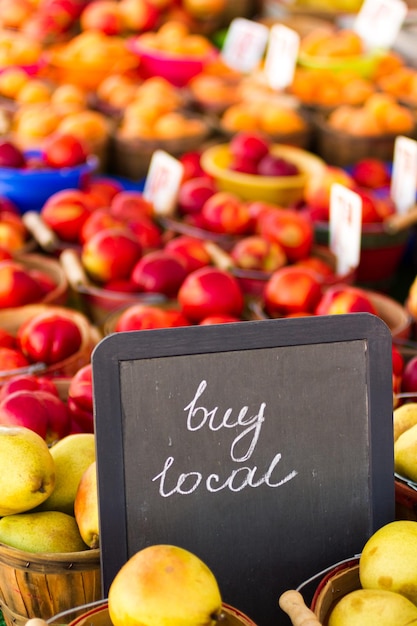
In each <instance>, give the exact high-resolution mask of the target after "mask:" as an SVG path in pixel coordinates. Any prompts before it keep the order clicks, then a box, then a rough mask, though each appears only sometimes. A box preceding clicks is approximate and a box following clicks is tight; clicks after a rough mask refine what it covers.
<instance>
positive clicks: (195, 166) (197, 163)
mask: <svg viewBox="0 0 417 626" xmlns="http://www.w3.org/2000/svg"><path fill="white" fill-rule="evenodd" d="M179 160H180V162H181V163H182V165H183V167H184V171H183V180H184V181H185V180H189V179H190V178H196V177H197V176H204V175H205V172H204V170H203V168H202V167H201V152H198V150H196V151H190V152H184V154H182V155H181V156H180V158H179Z"/></svg>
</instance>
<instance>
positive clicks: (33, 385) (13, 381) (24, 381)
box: [0, 374, 59, 401]
mask: <svg viewBox="0 0 417 626" xmlns="http://www.w3.org/2000/svg"><path fill="white" fill-rule="evenodd" d="M15 391H47V392H48V393H51V394H52V395H55V396H57V397H58V396H59V394H58V389H57V387H56V385H55V383H54V381H53V380H52V379H51V378H47V377H46V376H35V375H34V374H16V376H12V377H11V378H9V379H8V380H7V381H6V382H5V383H4V385H3V386H2V387H0V401H1V400H2V399H3V398H5V397H6V396H9V395H10V394H11V393H14V392H15Z"/></svg>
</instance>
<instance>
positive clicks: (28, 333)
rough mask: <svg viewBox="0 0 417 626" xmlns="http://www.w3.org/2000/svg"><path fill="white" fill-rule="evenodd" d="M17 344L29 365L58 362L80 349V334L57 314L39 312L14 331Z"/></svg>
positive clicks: (75, 325)
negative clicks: (30, 363)
mask: <svg viewBox="0 0 417 626" xmlns="http://www.w3.org/2000/svg"><path fill="white" fill-rule="evenodd" d="M17 342H18V346H19V347H20V350H21V351H22V353H23V354H24V356H25V357H26V358H27V359H28V360H30V361H31V362H32V363H35V362H41V363H45V364H46V365H53V364H55V363H59V362H60V361H63V360H64V359H66V358H68V357H70V356H72V355H73V354H75V353H76V352H77V351H78V350H79V349H80V347H81V344H82V335H81V331H80V329H79V328H78V326H77V324H76V323H75V322H74V321H73V320H71V319H69V317H65V316H64V315H61V314H59V313H51V312H46V313H41V314H39V315H36V316H34V317H33V318H31V319H29V320H28V321H26V322H24V323H23V324H22V325H21V326H20V328H19V330H18V332H17Z"/></svg>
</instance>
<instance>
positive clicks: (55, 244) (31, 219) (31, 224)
mask: <svg viewBox="0 0 417 626" xmlns="http://www.w3.org/2000/svg"><path fill="white" fill-rule="evenodd" d="M22 219H23V222H24V224H25V226H26V228H27V229H28V231H29V232H30V233H31V234H32V236H33V237H34V239H35V240H36V242H37V243H38V244H39V245H40V247H41V248H42V249H43V250H45V252H49V253H51V252H55V251H56V250H58V248H59V239H58V237H57V236H56V235H55V233H54V232H53V230H52V229H51V228H49V226H47V225H46V224H45V222H44V221H43V219H42V217H41V216H40V215H39V213H37V212H36V211H27V212H26V213H24V214H23V216H22Z"/></svg>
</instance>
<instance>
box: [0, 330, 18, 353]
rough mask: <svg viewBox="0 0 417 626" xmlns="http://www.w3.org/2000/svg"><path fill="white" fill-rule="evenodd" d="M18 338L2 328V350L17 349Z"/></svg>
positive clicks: (0, 338) (0, 332) (0, 339)
mask: <svg viewBox="0 0 417 626" xmlns="http://www.w3.org/2000/svg"><path fill="white" fill-rule="evenodd" d="M16 347H17V346H16V337H14V336H13V335H12V334H11V333H9V332H8V331H7V330H5V329H4V328H0V348H16Z"/></svg>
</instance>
